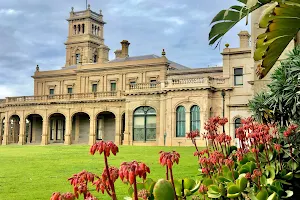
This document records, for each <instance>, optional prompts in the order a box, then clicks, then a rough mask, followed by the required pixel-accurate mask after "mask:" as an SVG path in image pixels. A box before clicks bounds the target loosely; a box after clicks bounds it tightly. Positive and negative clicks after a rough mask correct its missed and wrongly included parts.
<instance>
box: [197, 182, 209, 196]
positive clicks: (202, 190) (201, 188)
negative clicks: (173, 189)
mask: <svg viewBox="0 0 300 200" xmlns="http://www.w3.org/2000/svg"><path fill="white" fill-rule="evenodd" d="M207 191H208V188H207V187H206V186H205V185H203V184H201V185H200V188H199V192H200V193H201V194H205V193H206V192H207Z"/></svg>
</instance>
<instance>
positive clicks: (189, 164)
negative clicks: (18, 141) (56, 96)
mask: <svg viewBox="0 0 300 200" xmlns="http://www.w3.org/2000/svg"><path fill="white" fill-rule="evenodd" d="M160 150H163V151H170V150H176V151H177V152H179V153H180V155H181V158H180V162H179V165H178V166H175V167H174V176H175V178H184V177H191V178H195V177H196V176H197V172H198V171H197V170H198V168H197V164H196V162H197V158H196V157H194V156H193V152H194V151H195V150H194V148H193V147H138V146H120V147H119V153H118V154H117V156H111V157H109V163H110V165H112V166H117V167H119V166H120V164H121V162H123V161H132V160H137V161H142V162H145V163H146V164H147V165H148V166H149V167H150V169H151V173H150V175H149V177H151V178H152V179H154V180H157V179H159V178H164V177H165V168H163V167H161V166H160V165H159V163H158V158H159V155H158V152H159V151H160ZM103 167H104V162H103V157H102V156H99V154H96V155H94V156H92V155H90V154H89V146H83V145H80V146H79V145H78V146H77V145H72V146H58V145H52V146H51V145H50V146H17V145H9V146H0V199H3V200H4V199H11V200H32V199H34V200H39V199H40V200H45V199H50V197H51V195H52V193H53V192H56V191H60V192H68V191H72V187H71V186H70V184H69V183H68V181H67V179H68V178H69V177H71V176H72V175H73V174H75V173H78V172H80V171H82V170H83V169H85V170H87V171H90V172H93V173H97V174H100V175H101V173H102V170H103ZM127 190H128V186H126V185H124V184H122V183H121V181H119V180H118V181H117V184H116V192H117V196H118V199H123V197H125V196H127ZM96 196H97V197H100V198H101V199H110V198H109V197H108V196H107V195H106V194H105V195H102V194H97V195H96Z"/></svg>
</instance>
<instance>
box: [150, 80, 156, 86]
mask: <svg viewBox="0 0 300 200" xmlns="http://www.w3.org/2000/svg"><path fill="white" fill-rule="evenodd" d="M156 84H157V83H156V79H151V80H150V87H151V88H155V87H156Z"/></svg>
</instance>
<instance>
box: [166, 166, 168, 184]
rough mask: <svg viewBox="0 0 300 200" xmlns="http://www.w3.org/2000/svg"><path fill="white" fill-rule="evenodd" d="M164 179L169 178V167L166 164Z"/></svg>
mask: <svg viewBox="0 0 300 200" xmlns="http://www.w3.org/2000/svg"><path fill="white" fill-rule="evenodd" d="M166 179H167V180H169V168H168V165H166Z"/></svg>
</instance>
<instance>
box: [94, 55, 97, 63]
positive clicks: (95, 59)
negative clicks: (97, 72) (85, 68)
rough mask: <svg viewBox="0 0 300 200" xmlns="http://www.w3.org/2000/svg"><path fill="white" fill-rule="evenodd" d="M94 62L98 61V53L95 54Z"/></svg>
mask: <svg viewBox="0 0 300 200" xmlns="http://www.w3.org/2000/svg"><path fill="white" fill-rule="evenodd" d="M94 63H97V55H96V54H95V55H94Z"/></svg>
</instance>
